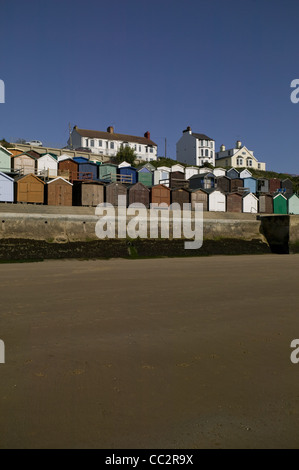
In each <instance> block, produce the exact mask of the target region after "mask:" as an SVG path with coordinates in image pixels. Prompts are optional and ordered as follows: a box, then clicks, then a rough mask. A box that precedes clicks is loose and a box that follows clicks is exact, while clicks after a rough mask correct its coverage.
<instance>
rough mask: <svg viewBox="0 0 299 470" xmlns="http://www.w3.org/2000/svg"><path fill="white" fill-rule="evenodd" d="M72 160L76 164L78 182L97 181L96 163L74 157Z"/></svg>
mask: <svg viewBox="0 0 299 470" xmlns="http://www.w3.org/2000/svg"><path fill="white" fill-rule="evenodd" d="M73 160H74V162H76V163H78V177H77V180H78V181H82V180H97V179H98V165H97V164H96V163H93V162H91V161H89V160H88V158H85V157H74V158H73Z"/></svg>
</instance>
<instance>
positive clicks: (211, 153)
mask: <svg viewBox="0 0 299 470" xmlns="http://www.w3.org/2000/svg"><path fill="white" fill-rule="evenodd" d="M210 155H211V158H213V152H212V150H211V152H210Z"/></svg>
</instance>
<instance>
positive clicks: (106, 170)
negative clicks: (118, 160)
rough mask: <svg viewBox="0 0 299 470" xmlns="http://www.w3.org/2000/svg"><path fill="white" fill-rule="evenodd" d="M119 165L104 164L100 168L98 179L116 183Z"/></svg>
mask: <svg viewBox="0 0 299 470" xmlns="http://www.w3.org/2000/svg"><path fill="white" fill-rule="evenodd" d="M117 168H118V167H117V165H114V164H113V163H102V165H99V166H98V177H99V179H100V180H104V181H116V174H117Z"/></svg>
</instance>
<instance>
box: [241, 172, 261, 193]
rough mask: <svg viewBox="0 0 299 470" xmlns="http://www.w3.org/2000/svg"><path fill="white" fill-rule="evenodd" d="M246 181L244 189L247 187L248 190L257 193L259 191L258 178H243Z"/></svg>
mask: <svg viewBox="0 0 299 470" xmlns="http://www.w3.org/2000/svg"><path fill="white" fill-rule="evenodd" d="M242 179H243V181H244V189H245V188H246V190H247V192H249V193H253V194H255V193H256V191H257V180H256V178H253V177H252V176H250V177H249V178H247V177H246V178H242Z"/></svg>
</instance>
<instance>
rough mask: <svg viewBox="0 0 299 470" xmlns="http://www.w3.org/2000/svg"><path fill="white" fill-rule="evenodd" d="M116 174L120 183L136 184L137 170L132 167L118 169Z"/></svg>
mask: <svg viewBox="0 0 299 470" xmlns="http://www.w3.org/2000/svg"><path fill="white" fill-rule="evenodd" d="M117 173H118V175H119V181H120V182H121V183H127V184H135V183H137V170H136V168H134V167H133V166H122V167H120V166H119V167H118V170H117Z"/></svg>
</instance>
